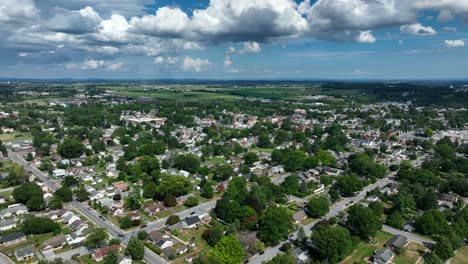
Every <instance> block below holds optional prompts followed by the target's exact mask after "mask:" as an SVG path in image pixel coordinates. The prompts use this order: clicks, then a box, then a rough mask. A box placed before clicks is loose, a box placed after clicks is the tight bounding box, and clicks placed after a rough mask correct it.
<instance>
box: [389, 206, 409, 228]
mask: <svg viewBox="0 0 468 264" xmlns="http://www.w3.org/2000/svg"><path fill="white" fill-rule="evenodd" d="M386 223H387V225H389V226H391V227H394V228H398V229H403V228H404V225H405V219H404V218H403V217H402V216H401V214H400V212H398V211H396V210H395V211H393V213H391V214H390V215H389V216H388V217H387V219H386Z"/></svg>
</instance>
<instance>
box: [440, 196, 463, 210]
mask: <svg viewBox="0 0 468 264" xmlns="http://www.w3.org/2000/svg"><path fill="white" fill-rule="evenodd" d="M458 198H459V197H458V195H456V194H453V193H452V192H450V193H442V194H440V195H439V200H438V203H439V206H441V207H445V208H448V209H452V208H453V207H454V206H455V203H457V202H458Z"/></svg>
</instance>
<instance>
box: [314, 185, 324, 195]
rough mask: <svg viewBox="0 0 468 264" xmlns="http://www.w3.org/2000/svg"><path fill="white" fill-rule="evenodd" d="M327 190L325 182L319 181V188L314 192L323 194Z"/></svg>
mask: <svg viewBox="0 0 468 264" xmlns="http://www.w3.org/2000/svg"><path fill="white" fill-rule="evenodd" d="M324 192H325V184H323V183H319V184H318V186H317V189H315V190H314V194H321V193H324Z"/></svg>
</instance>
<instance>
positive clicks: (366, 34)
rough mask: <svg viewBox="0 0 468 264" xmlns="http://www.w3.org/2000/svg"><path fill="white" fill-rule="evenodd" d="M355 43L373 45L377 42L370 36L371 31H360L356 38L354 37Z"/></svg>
mask: <svg viewBox="0 0 468 264" xmlns="http://www.w3.org/2000/svg"><path fill="white" fill-rule="evenodd" d="M356 41H357V42H361V43H375V42H376V41H377V40H376V39H375V37H374V36H373V35H372V31H370V30H368V31H362V32H361V33H360V34H359V35H358V36H357V37H356Z"/></svg>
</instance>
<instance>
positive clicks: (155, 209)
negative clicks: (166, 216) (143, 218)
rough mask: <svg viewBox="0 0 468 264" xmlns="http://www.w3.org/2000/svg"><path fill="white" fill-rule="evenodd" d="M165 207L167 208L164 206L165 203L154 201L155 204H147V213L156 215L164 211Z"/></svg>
mask: <svg viewBox="0 0 468 264" xmlns="http://www.w3.org/2000/svg"><path fill="white" fill-rule="evenodd" d="M164 209H166V207H165V206H164V203H161V202H159V203H154V204H151V205H147V206H145V209H144V211H145V213H147V214H149V215H155V214H157V213H159V212H161V211H163V210H164Z"/></svg>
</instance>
